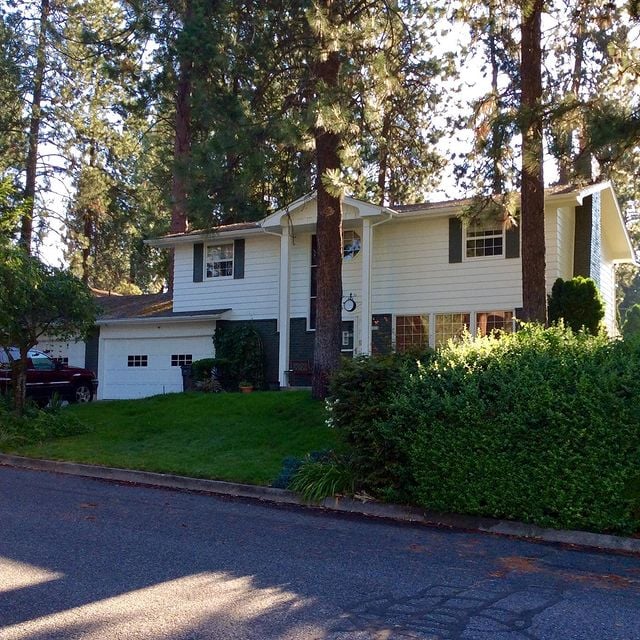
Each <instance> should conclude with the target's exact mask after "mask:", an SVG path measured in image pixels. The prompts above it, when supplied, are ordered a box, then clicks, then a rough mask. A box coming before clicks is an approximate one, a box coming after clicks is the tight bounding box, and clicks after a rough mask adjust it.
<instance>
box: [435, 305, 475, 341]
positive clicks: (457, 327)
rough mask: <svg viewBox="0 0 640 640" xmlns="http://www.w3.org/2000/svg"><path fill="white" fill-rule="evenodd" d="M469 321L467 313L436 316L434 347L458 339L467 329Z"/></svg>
mask: <svg viewBox="0 0 640 640" xmlns="http://www.w3.org/2000/svg"><path fill="white" fill-rule="evenodd" d="M469 319H470V314H468V313H438V314H436V347H439V346H440V345H443V344H446V343H447V341H448V340H457V339H458V338H460V337H461V336H462V334H463V333H464V332H465V330H468V329H469Z"/></svg>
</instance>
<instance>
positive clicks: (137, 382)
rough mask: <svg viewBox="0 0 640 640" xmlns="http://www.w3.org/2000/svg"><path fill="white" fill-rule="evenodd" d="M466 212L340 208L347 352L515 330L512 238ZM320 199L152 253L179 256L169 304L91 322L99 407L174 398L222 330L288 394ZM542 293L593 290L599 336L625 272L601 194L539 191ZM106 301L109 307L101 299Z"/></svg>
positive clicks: (158, 302) (613, 215)
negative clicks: (571, 285)
mask: <svg viewBox="0 0 640 640" xmlns="http://www.w3.org/2000/svg"><path fill="white" fill-rule="evenodd" d="M465 204H467V203H466V201H459V200H458V201H450V202H442V203H428V204H418V205H409V206H402V207H394V208H393V209H390V208H387V207H380V206H375V205H372V204H369V203H365V202H361V201H358V200H355V199H353V198H345V200H344V225H343V226H344V262H343V294H344V297H343V315H342V318H343V338H342V345H343V351H344V352H345V354H347V355H349V354H369V353H375V352H384V351H388V350H391V349H397V350H403V349H406V348H409V347H411V346H416V345H425V344H429V345H431V346H437V345H438V344H440V343H442V342H443V341H445V340H447V339H448V338H450V337H452V336H455V335H457V334H458V333H459V332H460V331H461V330H462V329H463V328H465V327H466V328H468V329H469V330H470V331H471V333H472V334H476V333H477V332H480V333H484V332H486V331H489V330H490V329H492V328H503V329H510V328H511V327H512V326H513V318H514V317H516V316H517V315H518V310H519V309H520V307H522V286H521V267H522V265H521V258H520V231H519V229H518V228H517V227H514V228H512V229H507V230H506V229H504V228H503V227H502V225H501V224H499V223H496V224H489V225H485V226H482V227H473V228H467V227H465V225H464V224H463V223H462V222H461V220H460V218H459V217H458V214H459V213H460V211H461V209H462V207H463V206H464V205H465ZM315 225H316V200H315V196H314V194H310V195H308V196H305V197H303V198H300V199H299V200H297V201H296V202H294V203H292V204H291V205H289V206H288V207H286V208H285V209H282V210H280V211H278V212H276V213H274V214H273V215H270V216H268V217H267V218H265V219H263V220H262V221H260V222H256V223H241V224H235V225H228V226H224V227H219V228H217V229H214V230H213V231H212V232H198V231H195V232H190V233H185V234H178V235H172V236H166V237H163V238H159V239H156V240H152V241H150V244H152V245H153V246H157V247H166V248H173V249H174V250H175V266H174V269H175V271H174V294H173V298H172V299H169V298H168V297H167V294H160V295H158V296H123V297H120V298H119V299H116V298H114V299H113V300H110V301H107V306H109V305H110V306H109V310H108V311H107V312H105V313H104V314H103V316H102V317H101V319H100V320H99V322H98V325H99V328H100V335H99V343H98V354H99V357H98V362H99V365H98V377H99V380H100V387H99V397H100V398H133V397H143V396H147V395H153V394H157V393H164V392H170V391H178V390H180V389H181V372H180V367H179V365H180V364H184V363H188V362H191V361H192V360H196V359H199V358H202V357H207V356H211V355H212V353H213V345H212V336H213V334H214V332H215V330H216V326H218V323H233V322H243V323H246V322H250V323H252V324H254V326H255V327H256V328H257V329H258V330H259V331H260V333H261V335H262V338H263V342H264V345H265V353H266V358H267V372H266V378H267V380H268V381H269V382H271V383H273V384H277V383H279V384H280V385H283V386H288V385H289V384H292V383H294V382H295V381H293V380H290V379H289V376H290V374H289V371H290V369H291V363H292V361H298V362H299V361H310V360H311V359H312V357H313V339H314V321H315V318H314V309H315V278H314V273H315V249H314V242H315V240H314V232H315ZM545 226H546V229H545V233H546V262H547V288H548V290H549V291H550V289H551V286H552V285H553V282H554V281H555V280H556V278H558V277H561V278H564V279H568V278H571V277H572V276H574V275H584V276H589V277H591V278H593V279H594V280H595V281H596V282H597V283H598V285H599V287H600V290H601V293H602V296H603V298H604V300H605V304H606V317H605V323H606V327H607V329H608V331H609V332H610V333H611V334H613V335H615V334H616V333H617V328H616V321H615V265H616V264H617V263H621V262H632V261H633V250H632V246H631V243H630V240H629V238H628V235H627V233H626V230H625V227H624V223H623V219H622V216H621V213H620V209H619V206H618V203H617V201H616V197H615V194H614V192H613V190H612V188H611V185H610V184H609V183H601V184H595V185H591V186H588V187H584V188H580V189H572V188H568V187H562V188H554V189H551V190H548V191H547V195H546V207H545ZM101 300H104V299H101Z"/></svg>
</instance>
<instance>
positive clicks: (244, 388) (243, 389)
mask: <svg viewBox="0 0 640 640" xmlns="http://www.w3.org/2000/svg"><path fill="white" fill-rule="evenodd" d="M239 388H240V392H241V393H251V392H252V391H253V385H244V384H243V385H240V387H239Z"/></svg>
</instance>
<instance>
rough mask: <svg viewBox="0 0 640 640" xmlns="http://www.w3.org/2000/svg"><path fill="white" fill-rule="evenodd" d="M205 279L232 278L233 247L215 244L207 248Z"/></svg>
mask: <svg viewBox="0 0 640 640" xmlns="http://www.w3.org/2000/svg"><path fill="white" fill-rule="evenodd" d="M206 266H207V278H226V277H228V276H233V245H232V244H216V245H211V246H208V247H207V265H206Z"/></svg>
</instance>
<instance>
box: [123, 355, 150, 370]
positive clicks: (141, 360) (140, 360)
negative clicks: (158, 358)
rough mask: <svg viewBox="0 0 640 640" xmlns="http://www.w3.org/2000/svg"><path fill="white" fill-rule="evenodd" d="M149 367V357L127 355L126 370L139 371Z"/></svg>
mask: <svg viewBox="0 0 640 640" xmlns="http://www.w3.org/2000/svg"><path fill="white" fill-rule="evenodd" d="M148 366H149V355H148V354H146V353H143V354H140V353H135V354H127V368H129V369H139V368H141V367H148Z"/></svg>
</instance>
